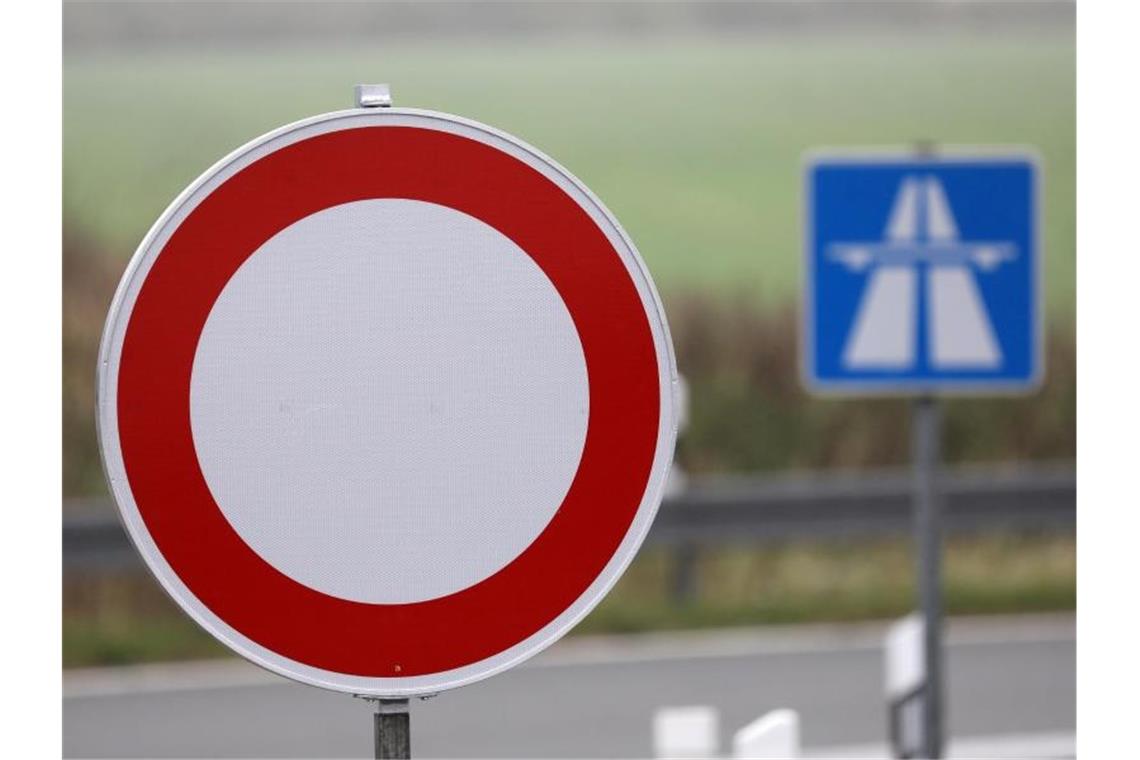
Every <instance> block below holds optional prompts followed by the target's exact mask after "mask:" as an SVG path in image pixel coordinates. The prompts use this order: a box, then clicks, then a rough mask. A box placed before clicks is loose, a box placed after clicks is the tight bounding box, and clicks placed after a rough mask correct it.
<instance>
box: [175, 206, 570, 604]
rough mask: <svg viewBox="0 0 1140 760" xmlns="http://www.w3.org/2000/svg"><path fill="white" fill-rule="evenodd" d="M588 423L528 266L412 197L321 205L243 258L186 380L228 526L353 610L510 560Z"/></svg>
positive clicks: (559, 322)
mask: <svg viewBox="0 0 1140 760" xmlns="http://www.w3.org/2000/svg"><path fill="white" fill-rule="evenodd" d="M205 254H206V252H203V255H205ZM588 417H589V387H588V381H587V377H586V362H585V357H584V355H583V353H582V345H581V342H580V340H579V338H578V333H577V330H576V329H575V328H574V324H573V321H572V320H571V317H570V314H569V312H568V311H567V309H566V305H565V303H563V301H562V299H561V297H560V296H559V295H558V292H557V291H556V290H555V289H554V286H553V284H552V283H551V282H550V280H549V279H548V278H547V277H546V275H545V274H544V273H543V272H542V270H540V269H539V268H538V266H537V265H536V264H535V263H534V261H533V260H532V259H531V258H530V256H528V255H527V254H526V252H525V251H523V250H522V249H521V248H519V247H518V246H517V245H516V244H515V243H514V242H513V241H511V240H510V239H509V238H507V237H505V236H504V235H502V234H501V233H499V232H498V231H496V230H495V229H493V228H491V227H490V226H488V225H486V224H484V223H483V222H481V221H479V220H477V219H475V218H473V217H471V216H468V215H467V214H464V213H461V212H459V211H456V210H455V209H451V208H447V207H445V206H439V205H436V204H432V203H424V202H420V201H410V200H398V199H383V200H369V201H359V202H355V203H348V204H345V205H341V206H334V207H332V208H329V209H326V210H324V211H321V212H319V213H316V214H313V215H312V216H309V217H306V218H304V219H302V220H300V221H298V222H297V223H295V224H293V225H291V226H290V227H287V228H286V229H284V230H282V231H281V232H279V233H278V234H277V235H275V236H274V237H273V238H272V239H270V240H269V241H268V242H266V243H265V244H264V245H263V246H261V248H259V249H258V250H257V251H256V252H255V253H254V254H253V255H252V256H251V257H250V258H249V259H248V260H247V261H246V262H245V263H244V264H243V265H242V266H241V268H239V269H238V271H237V272H236V273H235V274H234V276H233V278H232V279H231V280H230V281H229V283H228V284H227V285H226V287H225V289H224V290H223V291H222V293H221V295H220V296H219V297H218V300H217V303H215V304H214V307H213V310H212V311H211V312H210V316H209V318H208V319H207V321H206V325H205V328H204V329H203V331H202V336H201V339H200V341H199V344H198V348H197V353H196V354H195V357H194V368H193V373H192V376H191V383H190V421H191V428H192V431H193V435H194V444H195V447H196V449H197V453H198V461H199V463H200V465H201V468H202V473H203V475H204V476H205V478H206V482H207V484H208V485H209V487H210V491H211V493H212V494H213V496H214V498H215V500H216V501H217V503H218V506H219V507H220V508H221V510H222V512H223V513H224V514H225V516H226V519H228V520H229V522H230V524H231V525H232V526H233V527H234V529H235V530H236V531H237V532H238V533H239V534H240V535H241V537H242V538H243V539H244V540H245V541H246V542H247V543H248V544H249V546H250V547H251V548H252V549H253V550H254V551H255V552H257V553H258V554H259V555H260V556H261V557H262V558H263V559H265V560H266V561H267V562H268V563H269V564H271V565H273V566H274V567H275V568H277V569H278V570H280V571H281V572H283V573H285V574H286V575H288V576H290V577H291V578H293V579H294V580H296V581H298V582H300V583H302V584H304V585H306V586H309V587H311V588H314V589H316V590H318V591H322V592H324V593H327V594H330V595H333V596H337V597H340V598H343V599H350V600H355V601H360V602H370V603H408V602H415V601H421V600H425V599H433V598H436V597H440V596H445V595H447V594H450V593H453V592H456V591H459V590H461V589H464V588H467V587H469V586H471V585H473V584H475V583H477V582H479V581H480V580H483V579H484V578H486V577H488V576H489V575H492V574H493V573H495V572H496V571H498V570H499V569H501V568H502V567H504V566H505V565H506V564H507V563H509V562H510V561H511V560H512V559H514V558H515V557H516V556H518V555H519V554H520V553H521V552H522V551H523V550H524V549H526V547H527V546H528V545H529V544H530V543H531V542H532V541H533V540H534V539H535V538H536V537H537V536H538V535H539V533H541V532H542V530H543V529H544V528H545V527H546V525H547V524H548V523H549V522H550V520H551V518H552V517H553V516H554V513H555V512H556V511H557V510H558V507H559V506H560V505H561V503H562V500H563V499H564V498H565V496H566V493H567V491H568V490H569V488H570V483H571V481H572V480H573V478H574V475H575V473H576V472H577V469H578V463H579V461H580V459H581V456H582V447H583V445H584V443H585V438H586V424H587V420H588Z"/></svg>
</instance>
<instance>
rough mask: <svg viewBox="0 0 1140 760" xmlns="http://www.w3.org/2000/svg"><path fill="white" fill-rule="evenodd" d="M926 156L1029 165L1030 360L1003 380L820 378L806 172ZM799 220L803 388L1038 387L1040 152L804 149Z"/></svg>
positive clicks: (1006, 391) (1041, 347)
mask: <svg viewBox="0 0 1140 760" xmlns="http://www.w3.org/2000/svg"><path fill="white" fill-rule="evenodd" d="M916 160H918V161H926V162H932V163H942V164H963V163H1000V162H1006V161H1025V162H1027V163H1028V164H1029V165H1030V166H1032V167H1033V198H1032V199H1031V203H1032V209H1033V212H1032V213H1033V216H1034V227H1033V231H1034V235H1035V238H1036V240H1035V243H1036V251H1035V253H1036V257H1037V258H1036V264H1037V276H1036V281H1035V282H1034V285H1033V289H1034V293H1033V297H1034V299H1035V301H1036V304H1037V306H1038V308H1037V309H1036V310H1035V312H1036V314H1035V325H1034V350H1035V351H1036V357H1035V358H1036V361H1035V362H1034V364H1033V373H1032V374H1031V375H1030V377H1029V378H1028V379H1020V378H1018V379H1008V380H1001V379H998V380H989V379H980V380H942V379H930V380H915V379H909V378H903V379H900V380H866V381H865V380H820V379H819V378H818V377H817V376H815V375H814V374H813V369H814V368H813V367H812V363H813V357H814V356H815V322H814V316H813V315H814V312H815V300H814V295H815V293H814V290H815V289H814V287H811V286H812V285H813V284H814V282H815V266H814V258H815V257H814V255H813V253H814V248H815V239H814V236H813V234H812V209H811V206H810V204H811V201H812V199H811V197H810V195H809V193H808V189H809V187H810V183H811V172H812V170H813V169H815V167H816V166H817V165H818V164H821V163H830V164H837V163H840V164H849V165H853V166H857V165H860V164H881V163H884V162H889V161H916ZM800 171H801V174H800V224H801V229H802V230H803V239H802V246H801V252H800V256H801V262H802V265H803V269H802V272H801V275H802V276H801V292H802V299H801V307H800V324H799V331H800V335H799V350H800V358H799V368H800V380H801V382H802V383H803V385H804V387H805V388H806V389H807V391H808V392H809V393H811V394H813V395H817V396H825V397H835V398H839V397H844V396H879V397H882V396H1025V395H1030V394H1032V393H1036V392H1037V391H1038V390H1040V388H1041V385H1042V383H1043V382H1044V377H1045V362H1046V358H1047V357H1046V354H1045V311H1046V304H1045V269H1046V266H1047V263H1046V258H1045V238H1044V232H1045V230H1044V226H1045V225H1044V220H1043V218H1042V213H1041V196H1042V192H1043V190H1044V179H1045V178H1044V174H1045V166H1044V160H1043V159H1042V157H1041V154H1040V153H1039V152H1038V151H1037V150H1036V149H1034V148H1032V147H1029V146H1025V145H992V146H973V145H938V146H937V150H936V151H931V152H924V151H920V150H916V149H915V148H909V149H908V148H905V147H886V146H884V147H879V148H874V147H850V148H843V147H821V148H815V149H812V150H809V151H806V152H805V153H804V154H803V157H802V159H801V169H800Z"/></svg>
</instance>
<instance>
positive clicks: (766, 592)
mask: <svg viewBox="0 0 1140 760" xmlns="http://www.w3.org/2000/svg"><path fill="white" fill-rule="evenodd" d="M670 563H671V557H670V555H669V554H668V553H667V552H666V551H663V550H660V549H657V550H646V551H643V552H642V553H641V554H639V555H638V557H637V559H636V560H635V561H634V562H633V564H632V565H631V566H630V568H629V570H628V571H627V572H626V574H625V575H624V576H622V579H621V580H620V581H619V582H618V584H617V586H615V587H614V589H613V591H611V592H610V594H609V595H608V596H607V597H606V598H605V599H604V600H603V601H602V603H601V604H600V605H599V606H598V607H597V608H596V609H595V610H594V611H593V612H592V613H591V614H590V615H589V616H587V617H586V619H585V620H583V621H582V623H581V624H580V625H579V626H578V627H576V628H575V629H574V631H575V633H599V632H629V631H644V630H660V629H670V628H702V627H711V626H724V625H755V624H774V623H802V622H811V621H819V620H866V619H884V618H891V617H897V616H900V615H904V614H906V613H907V612H908V611H909V610H911V609H912V608H913V604H914V601H913V600H914V593H915V590H914V570H913V568H914V558H913V555H912V554H911V552H910V547H909V543H908V542H907V541H905V540H894V539H891V540H881V541H871V542H852V543H849V544H842V543H841V544H819V545H816V544H786V545H773V546H762V547H743V546H742V547H739V548H737V549H730V550H718V551H715V552H709V553H707V554H705V555H704V556H702V557H701V558H700V559H699V561H698V565H697V569H698V575H697V579H698V588H697V589H696V591H697V594H696V596H695V598H694V599H693V601H692V602H691V603H689V604H677V603H675V602H674V601H672V600H671V599H670V598H669V594H668V589H669V574H670V570H671V564H670ZM944 576H945V601H946V609H947V611H948V613H949V614H962V615H966V614H985V613H993V612H1003V613H1009V612H1040V611H1047V610H1071V609H1073V608H1074V606H1075V604H1076V593H1077V592H1076V544H1075V541H1074V539H1073V538H1072V537H1071V536H1049V535H1037V536H1033V535H1021V536H1014V535H994V536H985V537H973V538H956V539H953V540H951V541H949V542H948V544H947V547H946V565H945V570H944ZM224 654H226V650H225V649H224V648H223V647H222V645H220V644H218V643H217V642H215V641H214V640H213V639H211V638H210V637H209V635H207V634H206V633H205V632H204V631H202V630H201V629H200V628H198V627H197V625H195V624H194V623H193V622H192V621H191V620H190V618H188V617H187V616H186V615H184V614H182V612H181V611H179V610H178V609H177V608H175V606H174V604H173V603H172V602H170V601H169V600H168V599H167V598H166V597H165V596H164V595H163V593H162V591H160V590H159V588H158V586H157V584H155V583H154V581H153V580H151V578H150V577H149V576H145V575H133V576H126V577H115V576H105V575H94V576H87V577H82V578H73V579H72V580H71V581H70V582H68V583H65V584H64V629H63V661H64V664H65V665H66V666H69V667H75V666H84V665H106V664H116V663H126V662H140V661H146V660H166V659H185V658H194V657H218V656H222V655H224Z"/></svg>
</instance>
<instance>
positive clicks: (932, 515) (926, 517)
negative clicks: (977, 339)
mask: <svg viewBox="0 0 1140 760" xmlns="http://www.w3.org/2000/svg"><path fill="white" fill-rule="evenodd" d="M940 415H941V409H940V408H939V405H938V400H937V399H936V398H934V397H933V396H921V397H919V398H917V399H915V400H914V401H913V408H912V412H911V427H912V430H911V461H912V463H913V467H914V530H915V547H916V549H917V551H916V559H917V571H918V573H917V577H918V605H919V609H920V610H921V611H922V617H923V621H924V623H925V624H924V625H923V646H922V657H923V673H924V675H925V678H924V679H923V682H922V688H921V692H920V694H921V696H920V699H921V705H922V707H921V710H922V738H921V752H922V754H921V757H924V758H939V757H942V749H943V731H942V715H943V711H942V691H943V689H942V505H941V503H940V500H939V492H938V470H939V460H940V457H941V445H940V444H941V433H942V430H941V419H940Z"/></svg>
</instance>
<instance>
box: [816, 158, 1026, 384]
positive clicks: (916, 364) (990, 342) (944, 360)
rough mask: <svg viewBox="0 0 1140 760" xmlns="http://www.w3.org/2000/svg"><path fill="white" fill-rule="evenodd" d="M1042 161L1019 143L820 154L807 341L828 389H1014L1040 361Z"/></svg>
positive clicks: (818, 378)
mask: <svg viewBox="0 0 1140 760" xmlns="http://www.w3.org/2000/svg"><path fill="white" fill-rule="evenodd" d="M1039 174H1040V172H1039V169H1038V165H1037V161H1036V159H1035V158H1034V157H1033V156H1031V155H1029V154H1024V153H1019V154H1014V155H1010V154H1004V155H987V156H980V157H978V156H971V157H966V156H956V155H955V156H937V157H925V156H913V157H907V156H900V155H880V156H872V155H861V156H853V155H815V156H812V157H811V158H810V159H809V160H808V162H807V166H806V177H805V180H806V185H807V186H806V194H805V197H806V203H807V209H806V215H805V222H806V229H805V257H806V262H805V263H806V267H805V270H806V283H805V284H806V289H805V293H804V319H803V326H802V333H801V344H802V345H801V353H802V360H803V370H804V377H805V380H806V382H807V384H808V386H809V387H810V388H811V389H813V390H817V391H823V392H840V393H843V392H848V393H902V394H918V393H957V392H975V393H978V392H1010V391H1025V390H1031V389H1032V388H1034V387H1035V386H1036V385H1037V383H1038V382H1039V379H1040V377H1041V371H1042V361H1043V357H1042V332H1041V331H1042V308H1043V305H1042V303H1041V275H1042V273H1041V260H1040V249H1041V241H1040V235H1041V231H1040V230H1041V225H1040V214H1039V208H1038V207H1039V202H1040V199H1039V195H1040V182H1039Z"/></svg>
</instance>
